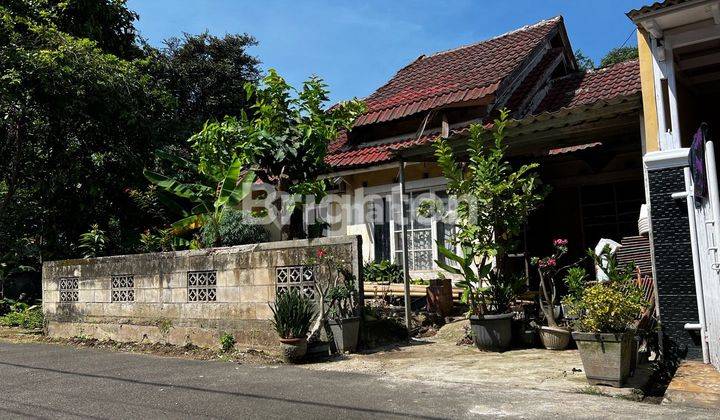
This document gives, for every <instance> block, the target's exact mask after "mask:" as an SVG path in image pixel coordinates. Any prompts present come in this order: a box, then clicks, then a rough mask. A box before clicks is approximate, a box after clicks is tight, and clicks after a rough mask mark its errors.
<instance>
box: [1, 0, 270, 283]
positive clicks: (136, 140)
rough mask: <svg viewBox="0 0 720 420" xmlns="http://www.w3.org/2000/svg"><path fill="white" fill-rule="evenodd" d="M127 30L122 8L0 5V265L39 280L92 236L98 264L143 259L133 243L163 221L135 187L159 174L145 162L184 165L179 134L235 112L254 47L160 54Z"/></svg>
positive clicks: (74, 1) (177, 44) (128, 18)
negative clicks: (172, 155)
mask: <svg viewBox="0 0 720 420" xmlns="http://www.w3.org/2000/svg"><path fill="white" fill-rule="evenodd" d="M137 18H138V16H137V15H136V14H135V13H134V12H132V11H131V10H129V9H128V8H127V6H126V4H125V0H62V1H60V0H32V1H31V0H9V1H4V2H2V3H1V4H0V79H2V80H0V255H2V256H5V257H6V258H5V257H3V261H4V262H11V263H12V264H13V265H15V266H19V265H25V266H32V267H34V268H35V269H36V270H37V269H39V265H40V262H41V261H42V260H47V259H58V258H67V257H74V256H80V255H82V254H83V253H84V250H85V249H83V248H80V246H79V245H80V237H81V235H82V234H83V233H88V232H89V231H90V230H91V226H93V225H95V224H97V226H98V227H97V229H98V230H102V231H104V232H105V234H106V235H107V238H108V241H107V242H106V244H105V246H104V249H103V250H102V252H103V253H119V252H134V251H137V250H139V249H141V248H138V247H139V245H140V242H139V238H140V234H141V233H142V232H144V231H145V230H153V231H156V230H158V229H160V228H161V227H162V226H163V225H164V224H165V223H167V222H168V221H170V220H172V219H171V215H166V214H162V212H163V210H162V209H161V208H160V206H158V205H157V203H153V201H154V200H156V197H155V196H154V192H152V191H148V190H147V180H145V179H144V177H143V176H142V169H143V168H144V167H154V166H155V165H156V164H158V163H157V162H156V160H155V157H154V155H153V151H154V150H155V149H171V150H173V151H175V152H178V153H180V154H183V153H186V152H185V150H186V149H187V143H186V142H185V140H186V138H187V136H188V133H192V132H195V131H197V130H199V129H201V128H202V125H203V124H204V122H205V120H206V119H212V120H214V119H222V118H223V117H224V116H225V114H226V113H229V112H232V113H238V112H241V110H242V109H243V108H244V107H245V103H246V97H245V95H244V88H243V87H244V84H245V83H246V82H255V81H256V80H257V75H258V70H257V63H258V62H257V59H255V58H254V57H252V56H250V55H248V54H247V51H246V49H247V48H248V47H250V46H252V45H254V43H255V41H254V40H253V39H252V37H250V36H247V35H228V36H226V37H224V38H215V37H211V36H209V35H207V34H202V35H198V36H190V35H186V36H185V37H184V38H183V39H179V40H177V39H176V40H171V41H169V42H168V47H167V48H166V49H164V50H158V49H155V48H152V47H150V46H148V45H145V44H144V43H143V41H142V40H141V39H140V38H139V36H138V34H137V31H136V29H135V27H134V24H135V21H136V19H137ZM209 68H212V69H213V71H212V72H208V71H207V70H208V69H209ZM201 73H202V74H203V75H204V76H203V77H199V75H200V74H201ZM198 108H204V109H205V112H202V113H196V114H194V115H195V116H196V118H188V115H189V114H190V113H195V112H196V110H197V109H198ZM180 171H181V170H178V172H180Z"/></svg>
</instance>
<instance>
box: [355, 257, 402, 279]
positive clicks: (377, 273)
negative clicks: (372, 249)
mask: <svg viewBox="0 0 720 420" xmlns="http://www.w3.org/2000/svg"><path fill="white" fill-rule="evenodd" d="M363 275H364V276H365V281H368V282H375V283H378V284H390V283H402V276H403V273H402V268H401V267H400V266H399V265H397V264H393V263H391V262H390V261H389V260H382V261H379V262H378V261H370V262H367V263H365V266H364V267H363Z"/></svg>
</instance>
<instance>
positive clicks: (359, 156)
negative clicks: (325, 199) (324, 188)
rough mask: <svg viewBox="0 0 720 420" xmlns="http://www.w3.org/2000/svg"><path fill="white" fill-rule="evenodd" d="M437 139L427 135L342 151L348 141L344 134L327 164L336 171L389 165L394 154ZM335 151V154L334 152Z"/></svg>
mask: <svg viewBox="0 0 720 420" xmlns="http://www.w3.org/2000/svg"><path fill="white" fill-rule="evenodd" d="M435 137H437V133H431V134H425V135H423V136H421V137H420V138H417V137H415V136H412V137H411V136H408V137H405V138H400V139H398V140H396V141H392V142H388V143H383V144H374V145H370V146H362V147H359V148H352V149H349V150H340V149H342V146H343V145H344V144H345V141H346V139H347V136H345V134H344V133H343V134H342V135H341V139H339V141H338V142H336V143H334V144H333V145H331V146H330V150H331V151H330V153H329V154H328V156H327V158H326V159H325V162H327V164H328V165H330V166H331V167H332V168H334V169H349V168H355V167H362V166H368V165H377V164H382V163H387V162H389V161H391V160H393V153H394V152H396V151H398V150H403V149H408V148H410V147H414V146H420V145H423V144H427V143H429V142H430V141H432V140H433V139H434V138H435ZM333 149H334V150H335V152H333Z"/></svg>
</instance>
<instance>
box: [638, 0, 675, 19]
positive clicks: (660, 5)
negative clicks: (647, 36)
mask: <svg viewBox="0 0 720 420" xmlns="http://www.w3.org/2000/svg"><path fill="white" fill-rule="evenodd" d="M687 2H688V0H664V1H658V2H655V3H653V4H650V5H648V6H643V7H641V8H639V9H633V10H631V11H629V12H627V13H626V15H627V16H628V17H629V18H630V19H636V18H638V17H640V16H642V15H644V14H646V13H650V12H654V11H657V10H661V9H665V8H667V7H670V6H675V5H678V4H681V3H687Z"/></svg>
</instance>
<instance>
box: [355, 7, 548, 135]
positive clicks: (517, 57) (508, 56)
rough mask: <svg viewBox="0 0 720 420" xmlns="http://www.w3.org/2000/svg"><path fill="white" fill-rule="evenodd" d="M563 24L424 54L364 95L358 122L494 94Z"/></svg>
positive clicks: (530, 28) (545, 24)
mask: <svg viewBox="0 0 720 420" xmlns="http://www.w3.org/2000/svg"><path fill="white" fill-rule="evenodd" d="M561 22H562V18H560V17H557V18H554V19H550V20H545V21H542V22H539V23H537V24H535V25H531V26H526V27H523V28H520V29H518V30H515V31H513V32H509V33H507V34H504V35H501V36H498V37H496V38H492V39H489V40H486V41H482V42H478V43H476V44H472V45H468V46H464V47H460V48H456V49H453V50H449V51H444V52H440V53H436V54H433V55H430V56H428V57H424V56H421V57H420V58H418V59H417V60H415V61H413V62H412V63H410V64H409V65H407V66H406V67H404V68H402V69H401V70H400V71H399V72H398V73H397V74H396V75H395V76H394V77H393V78H392V79H391V80H390V81H389V82H387V83H386V84H385V85H384V86H382V87H381V88H380V89H378V90H377V91H375V93H373V94H372V95H370V96H369V97H367V98H366V99H365V102H366V104H367V106H368V111H367V112H366V113H365V114H364V115H362V116H361V117H360V118H358V121H357V122H356V124H355V125H356V126H361V125H368V124H373V123H377V122H383V121H390V120H394V119H398V118H402V117H405V116H408V115H412V114H415V113H418V112H422V111H426V110H429V109H432V108H437V107H440V106H443V105H448V104H452V103H457V102H465V101H470V100H475V99H480V98H483V97H485V96H487V95H489V94H492V93H494V92H495V91H496V90H497V89H498V87H499V86H500V84H501V82H502V81H503V80H504V79H505V78H506V77H507V76H508V75H510V74H511V73H512V72H513V71H514V70H516V69H517V67H518V65H519V64H520V63H522V62H523V61H524V60H525V59H527V58H528V57H529V56H530V54H531V53H532V52H533V51H534V50H535V48H536V47H538V46H539V45H540V44H541V43H542V42H543V41H544V40H545V39H546V37H547V36H548V35H550V34H551V33H552V32H553V30H555V28H557V26H558V25H559V24H560V23H561Z"/></svg>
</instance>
